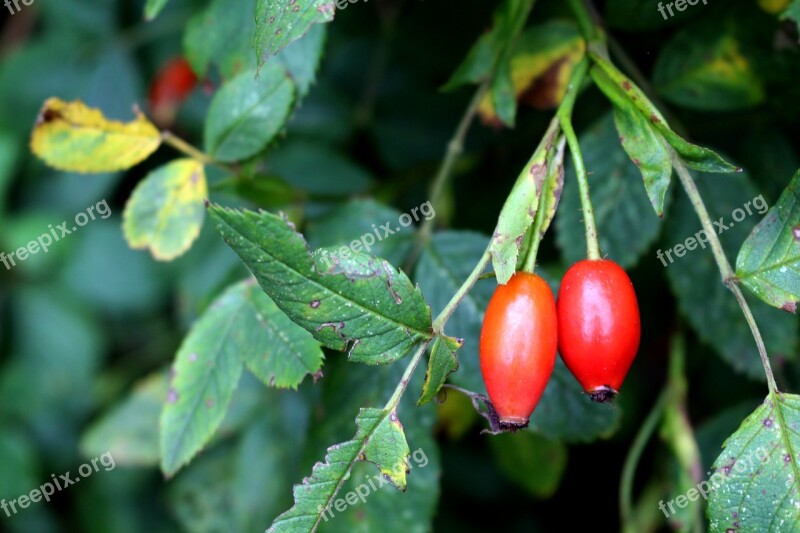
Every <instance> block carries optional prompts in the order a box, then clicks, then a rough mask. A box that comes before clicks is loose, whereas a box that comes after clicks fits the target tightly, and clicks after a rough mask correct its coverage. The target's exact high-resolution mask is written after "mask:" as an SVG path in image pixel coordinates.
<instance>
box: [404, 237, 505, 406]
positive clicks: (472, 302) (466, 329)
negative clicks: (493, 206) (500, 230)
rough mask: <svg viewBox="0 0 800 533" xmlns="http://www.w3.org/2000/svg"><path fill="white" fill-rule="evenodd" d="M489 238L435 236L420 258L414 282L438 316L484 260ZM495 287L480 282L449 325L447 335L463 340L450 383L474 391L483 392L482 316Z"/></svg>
mask: <svg viewBox="0 0 800 533" xmlns="http://www.w3.org/2000/svg"><path fill="white" fill-rule="evenodd" d="M488 243H489V238H488V237H486V236H484V235H481V234H479V233H474V232H469V231H443V232H438V233H434V235H433V237H432V238H431V239H430V241H428V242H427V243H426V245H425V247H424V248H423V250H422V253H421V254H420V258H419V261H418V262H417V270H416V273H415V279H416V281H417V283H419V284H420V286H421V287H422V290H423V291H424V292H425V297H426V298H427V300H428V303H429V304H430V306H431V309H433V311H434V312H435V313H439V312H441V310H442V309H444V307H445V305H447V303H448V302H449V301H450V299H451V298H452V297H453V294H455V293H456V291H458V288H459V287H460V286H461V284H462V283H464V281H466V279H467V278H468V277H469V274H470V272H471V271H472V269H473V268H474V266H475V265H476V264H477V263H478V261H480V260H481V257H482V256H483V253H484V252H485V251H486V246H487V245H488ZM495 286H496V284H495V283H494V282H493V281H492V280H483V281H479V282H478V283H477V284H476V285H475V286H474V287H473V288H472V290H471V291H469V292H468V293H467V294H466V296H464V299H463V300H461V303H460V304H459V306H458V307H457V308H456V310H455V312H454V313H453V315H452V316H451V317H450V320H448V321H447V331H448V332H449V333H451V334H452V335H453V336H455V337H458V338H461V339H463V340H464V347H463V348H462V350H461V357H460V362H459V369H458V372H455V373H453V374H452V375H451V376H450V382H451V383H454V384H456V385H459V386H461V387H464V388H467V389H469V390H474V391H482V390H484V385H483V377H482V376H481V369H480V365H479V362H478V361H479V359H478V341H479V336H480V331H481V325H482V323H483V314H484V312H485V311H486V306H487V305H489V299H490V298H491V297H492V293H493V292H494V288H495Z"/></svg>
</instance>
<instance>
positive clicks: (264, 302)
mask: <svg viewBox="0 0 800 533" xmlns="http://www.w3.org/2000/svg"><path fill="white" fill-rule="evenodd" d="M237 290H241V291H242V295H241V297H242V298H243V300H244V302H246V303H247V304H248V305H249V306H250V307H251V312H250V314H249V316H246V315H243V317H242V318H243V319H244V320H248V322H246V323H244V324H242V325H241V326H239V327H241V328H243V329H244V328H246V329H249V330H252V333H253V334H256V333H258V334H260V336H259V337H256V339H255V340H253V344H252V345H251V348H250V349H249V350H247V351H245V352H243V353H242V356H243V358H244V364H245V366H247V368H248V370H250V371H251V372H252V373H253V374H255V375H256V377H258V379H260V380H261V381H262V382H264V384H266V385H269V386H275V387H278V388H292V389H296V388H297V386H298V385H299V384H300V382H301V381H303V378H304V377H305V376H307V375H309V374H311V375H314V374H316V373H317V372H318V371H319V369H320V368H321V367H322V360H323V358H324V356H323V354H322V350H321V349H320V347H319V344H317V342H316V341H315V340H314V338H313V337H312V336H311V334H310V333H308V332H307V331H306V330H304V329H303V328H301V327H300V326H298V325H297V324H295V323H294V322H292V321H291V320H289V317H287V316H286V315H285V314H283V311H281V310H280V309H279V308H278V306H277V305H275V302H273V301H272V300H270V299H269V297H268V296H267V295H266V294H264V291H262V290H261V289H260V288H259V287H258V285H257V284H256V282H255V280H247V281H245V282H242V283H241V284H240V286H239V287H238V289H237Z"/></svg>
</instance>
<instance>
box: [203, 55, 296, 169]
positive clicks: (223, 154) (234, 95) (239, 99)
mask: <svg viewBox="0 0 800 533" xmlns="http://www.w3.org/2000/svg"><path fill="white" fill-rule="evenodd" d="M293 101H294V85H293V84H292V82H291V80H290V79H289V78H288V77H287V76H286V71H284V69H283V68H282V67H281V66H280V65H277V64H275V63H272V62H270V63H268V64H267V65H265V66H264V68H263V69H262V70H261V72H260V73H259V75H258V77H256V74H255V72H253V71H245V72H243V73H241V74H239V75H238V76H236V77H235V78H233V79H232V80H231V81H229V82H228V83H226V84H225V85H223V86H222V89H220V90H219V92H218V93H217V94H216V95H215V96H214V99H213V100H212V101H211V107H210V108H209V110H208V117H207V118H206V125H205V133H204V137H205V144H206V148H207V149H208V152H209V154H210V155H211V156H212V157H213V158H214V159H216V160H218V161H225V162H234V161H240V160H242V159H246V158H248V157H250V156H253V155H255V154H256V153H258V152H259V151H260V150H261V149H263V148H264V147H265V146H266V145H267V143H269V142H270V141H271V140H272V138H273V137H275V135H276V134H277V133H278V132H279V131H280V130H281V128H283V126H284V124H285V122H286V120H287V119H288V117H289V112H290V111H291V109H292V102H293Z"/></svg>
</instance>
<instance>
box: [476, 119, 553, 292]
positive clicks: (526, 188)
mask: <svg viewBox="0 0 800 533" xmlns="http://www.w3.org/2000/svg"><path fill="white" fill-rule="evenodd" d="M556 125H557V122H556V121H555V120H554V121H553V122H551V126H550V128H548V130H547V133H546V134H545V136H544V138H543V139H542V142H541V144H540V145H539V146H538V147H537V148H536V151H535V152H534V153H533V155H532V156H531V159H530V160H529V161H528V163H527V164H526V165H525V168H523V169H522V172H521V173H520V175H519V177H518V178H517V181H516V183H514V187H513V188H512V189H511V192H510V193H509V195H508V198H507V199H506V201H505V203H504V204H503V208H502V210H501V211H500V217H499V218H498V221H497V227H496V228H495V230H494V234H493V235H492V240H491V244H490V251H491V253H492V265H493V266H494V270H495V273H496V274H497V283H499V284H501V285H504V284H506V283H507V282H508V280H509V279H511V276H512V275H514V272H515V271H516V268H517V257H518V256H519V250H520V245H521V244H522V239H523V238H524V236H525V233H526V232H527V231H528V228H530V227H531V225H532V224H533V219H534V216H535V215H536V207H537V206H538V204H539V195H540V194H541V192H542V188H543V185H544V180H545V178H546V177H547V154H548V152H549V151H550V150H551V149H552V147H553V143H554V142H555V137H556V134H557V133H558V129H557V127H554V126H556Z"/></svg>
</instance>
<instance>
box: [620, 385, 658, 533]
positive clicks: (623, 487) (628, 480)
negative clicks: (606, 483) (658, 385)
mask: <svg viewBox="0 0 800 533" xmlns="http://www.w3.org/2000/svg"><path fill="white" fill-rule="evenodd" d="M666 404H667V390H666V389H664V390H663V391H662V392H661V394H660V395H659V396H658V399H657V400H656V403H655V405H653V409H651V410H650V413H649V414H648V415H647V418H645V420H644V423H643V424H642V427H641V429H640V430H639V433H637V434H636V438H635V439H634V440H633V444H632V445H631V449H630V451H628V456H627V457H626V458H625V464H624V465H623V466H622V481H621V482H620V485H619V511H620V517H621V520H622V524H623V526H625V525H626V524H628V523H629V522H630V521H631V520H632V517H633V478H634V476H635V475H636V467H637V465H638V464H639V460H640V459H641V457H642V453H644V449H645V446H647V443H648V441H649V440H650V437H652V436H653V432H655V430H656V426H658V421H659V420H660V419H661V415H662V413H663V412H664V407H665V406H666ZM623 529H624V528H623Z"/></svg>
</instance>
